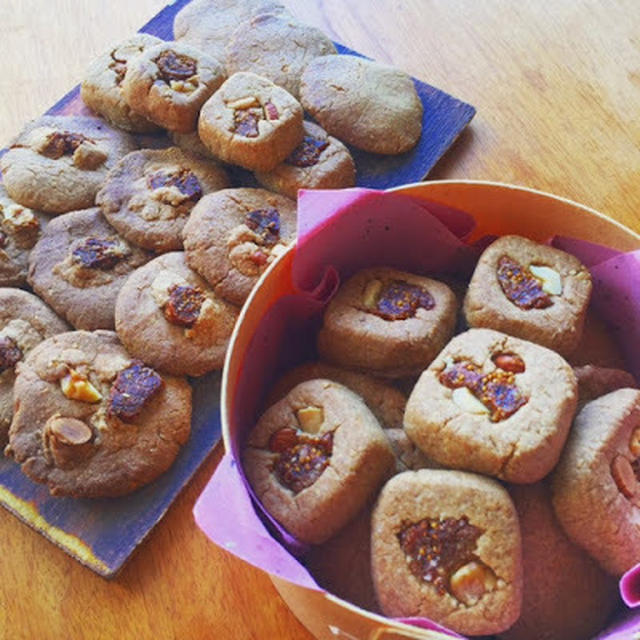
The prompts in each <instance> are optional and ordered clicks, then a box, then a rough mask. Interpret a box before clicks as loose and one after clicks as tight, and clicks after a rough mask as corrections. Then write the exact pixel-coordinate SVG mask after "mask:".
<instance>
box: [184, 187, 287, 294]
mask: <svg viewBox="0 0 640 640" xmlns="http://www.w3.org/2000/svg"><path fill="white" fill-rule="evenodd" d="M182 236H183V239H184V249H185V252H186V254H187V264H188V265H189V266H190V267H191V268H192V269H194V270H195V271H197V272H198V273H199V274H200V275H201V276H202V277H203V278H204V279H205V280H207V281H208V282H209V283H210V284H211V285H212V286H213V288H214V291H215V292H216V295H218V296H220V297H221V298H224V299H225V300H228V301H229V302H231V303H233V304H235V305H238V306H241V305H242V304H243V303H244V301H245V299H246V298H247V296H248V295H249V292H250V291H251V289H252V287H253V285H254V284H255V283H256V282H257V280H258V278H259V277H260V275H261V274H262V273H263V271H264V270H265V269H266V268H267V266H269V264H271V263H272V262H273V261H274V260H275V259H276V257H277V256H278V255H280V254H281V253H282V252H283V251H284V250H285V248H286V246H287V244H289V243H290V242H293V240H295V237H296V205H295V202H293V200H289V198H285V197H284V196H281V195H278V194H276V193H271V192H270V191H265V190H264V189H249V188H240V189H222V190H221V191H217V192H215V193H212V194H210V195H208V196H206V197H204V198H202V200H200V202H198V204H197V205H196V206H195V207H194V208H193V211H192V212H191V216H190V217H189V220H187V223H186V224H185V226H184V229H183V231H182Z"/></svg>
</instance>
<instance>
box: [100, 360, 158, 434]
mask: <svg viewBox="0 0 640 640" xmlns="http://www.w3.org/2000/svg"><path fill="white" fill-rule="evenodd" d="M163 384H164V382H163V380H162V378H161V377H160V376H159V375H158V374H157V373H156V372H155V371H154V370H153V369H151V368H150V367H147V366H145V365H144V363H142V362H141V361H139V360H134V361H133V362H132V363H131V364H130V365H129V366H128V367H127V368H126V369H123V370H122V371H120V372H119V373H118V375H117V376H116V379H115V380H114V382H113V385H111V390H110V392H109V404H108V408H107V415H109V416H115V417H116V418H119V419H120V420H122V421H123V422H130V421H131V420H133V419H134V418H135V417H136V416H137V415H138V414H139V413H140V412H141V411H142V409H143V408H144V406H145V405H146V404H147V403H148V402H149V401H150V400H151V398H152V397H153V396H155V395H156V394H157V393H158V392H159V391H160V389H161V388H162V386H163Z"/></svg>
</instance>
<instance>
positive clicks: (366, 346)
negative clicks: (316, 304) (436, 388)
mask: <svg viewBox="0 0 640 640" xmlns="http://www.w3.org/2000/svg"><path fill="white" fill-rule="evenodd" d="M455 319H456V301H455V296H454V294H453V292H452V291H451V289H449V287H447V286H446V285H445V284H443V283H442V282H438V281H437V280H432V279H431V278H426V277H424V276H419V275H416V274H411V273H407V272H405V271H398V270H397V269H391V268H388V267H373V268H370V269H363V270H361V271H359V272H358V273H356V274H355V275H354V276H352V277H351V278H349V279H348V280H347V281H346V282H345V283H344V284H342V285H341V286H340V289H339V290H338V293H337V294H336V295H335V296H334V298H333V299H332V300H331V302H330V303H329V305H328V307H327V309H326V310H325V313H324V317H323V320H322V328H321V329H320V332H319V334H318V353H319V354H320V357H321V358H322V359H324V360H327V361H328V362H331V363H332V364H335V365H339V366H342V367H345V368H347V369H356V370H359V371H364V372H367V373H371V374H374V375H380V376H385V377H402V376H408V375H412V374H415V373H420V372H421V371H422V370H423V369H425V368H426V367H427V366H428V365H429V363H430V362H431V361H432V360H433V358H435V357H436V355H437V354H438V352H439V351H440V350H441V349H442V347H444V345H445V344H446V343H447V341H448V340H449V338H450V337H451V335H452V333H453V328H454V324H455Z"/></svg>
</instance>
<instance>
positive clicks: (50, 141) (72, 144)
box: [38, 131, 93, 160]
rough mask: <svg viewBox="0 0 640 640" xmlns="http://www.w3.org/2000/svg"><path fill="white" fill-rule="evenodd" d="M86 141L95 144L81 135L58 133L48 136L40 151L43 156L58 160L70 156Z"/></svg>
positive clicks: (66, 132)
mask: <svg viewBox="0 0 640 640" xmlns="http://www.w3.org/2000/svg"><path fill="white" fill-rule="evenodd" d="M85 141H88V142H93V140H90V139H89V138H87V137H86V136H84V135H82V134H81V133H69V132H68V131H65V132H63V133H60V132H58V131H56V132H54V133H50V134H49V135H48V136H47V139H46V141H45V144H44V146H42V147H41V148H40V149H39V150H38V151H39V153H40V154H41V155H43V156H45V157H47V158H51V159H52V160H57V159H58V158H61V157H62V156H70V155H72V154H73V152H74V151H75V150H76V149H77V148H78V147H79V146H80V145H81V144H82V143H83V142H85Z"/></svg>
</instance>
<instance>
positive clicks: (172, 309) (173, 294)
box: [162, 284, 205, 329]
mask: <svg viewBox="0 0 640 640" xmlns="http://www.w3.org/2000/svg"><path fill="white" fill-rule="evenodd" d="M204 301H205V296H204V294H203V293H202V291H201V290H200V289H198V288H197V287H190V286H181V285H178V284H174V285H173V286H172V287H171V288H170V289H169V299H168V300H167V302H166V303H165V305H164V307H163V309H162V311H163V313H164V317H165V318H166V319H167V321H168V322H170V323H171V324H175V325H178V326H179V327H186V328H187V329H191V328H192V327H193V325H194V324H195V323H196V322H197V320H198V318H199V317H200V309H201V308H202V305H203V303H204Z"/></svg>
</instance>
